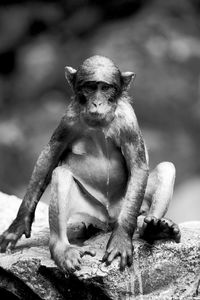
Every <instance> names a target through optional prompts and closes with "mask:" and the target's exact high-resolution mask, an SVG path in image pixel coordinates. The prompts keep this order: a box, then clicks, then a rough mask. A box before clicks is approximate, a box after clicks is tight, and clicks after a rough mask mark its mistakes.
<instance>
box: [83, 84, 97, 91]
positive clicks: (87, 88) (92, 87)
mask: <svg viewBox="0 0 200 300" xmlns="http://www.w3.org/2000/svg"><path fill="white" fill-rule="evenodd" d="M96 89H97V85H96V84H95V83H92V82H90V83H89V82H88V83H86V84H85V85H84V86H83V91H84V92H86V93H92V92H95V91H96Z"/></svg>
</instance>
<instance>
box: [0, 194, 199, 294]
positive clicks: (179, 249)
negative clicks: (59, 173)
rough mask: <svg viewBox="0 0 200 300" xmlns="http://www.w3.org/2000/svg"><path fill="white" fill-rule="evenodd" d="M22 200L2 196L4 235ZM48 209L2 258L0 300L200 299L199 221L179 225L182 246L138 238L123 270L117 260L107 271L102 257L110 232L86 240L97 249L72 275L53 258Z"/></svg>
mask: <svg viewBox="0 0 200 300" xmlns="http://www.w3.org/2000/svg"><path fill="white" fill-rule="evenodd" d="M19 204H20V200H19V199H17V198H16V197H14V196H8V195H5V194H3V193H0V205H1V210H0V232H2V231H3V230H4V229H6V228H7V226H8V225H9V224H10V222H11V220H12V219H13V218H14V217H15V214H16V212H17V209H18V206H19ZM47 220H48V207H47V205H45V204H43V203H39V205H38V208H37V212H36V219H35V222H34V225H33V230H32V237H31V238H30V239H25V238H22V239H21V240H20V241H19V243H18V244H17V247H16V249H15V251H14V252H13V253H12V254H7V253H6V254H0V298H1V297H2V296H4V298H5V297H6V296H8V295H9V296H12V297H13V298H11V299H25V298H27V296H28V297H29V298H28V299H84V300H87V299H97V300H98V299H102V300H103V299H115V300H116V299H136V300H146V299H148V300H149V299H155V300H157V299H158V300H161V299H162V300H163V299H164V300H165V299H166V300H168V299H169V300H172V299H173V300H176V299H177V300H179V299H200V288H199V283H200V222H188V223H183V224H181V225H180V227H181V231H182V239H181V243H180V244H176V243H174V242H172V241H161V242H156V243H154V245H149V244H147V243H146V242H144V241H143V240H141V239H138V238H137V237H135V238H134V240H133V243H134V264H133V266H132V267H131V268H126V270H125V271H124V272H120V271H119V269H118V260H117V259H116V260H115V261H114V263H113V264H112V265H111V266H109V267H106V266H105V264H102V262H101V258H102V256H103V253H104V251H105V245H106V242H107V240H108V238H109V234H100V235H98V236H95V237H93V238H91V239H90V240H88V241H87V243H88V244H90V245H91V247H94V248H95V249H96V251H97V254H96V256H95V257H93V258H92V257H90V256H85V257H84V258H83V260H82V268H81V270H80V271H77V272H76V273H75V274H74V275H73V276H72V275H67V274H66V275H64V274H62V273H61V272H60V271H59V270H58V268H57V267H56V266H55V264H54V262H53V261H52V260H51V259H50V254H49V249H48V235H49V234H48V222H47Z"/></svg>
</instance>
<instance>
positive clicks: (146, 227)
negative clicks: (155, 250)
mask: <svg viewBox="0 0 200 300" xmlns="http://www.w3.org/2000/svg"><path fill="white" fill-rule="evenodd" d="M140 236H141V238H143V239H144V240H146V241H148V242H150V243H152V242H153V241H155V240H161V239H172V240H174V241H175V242H177V243H179V242H180V238H181V233H180V229H179V227H178V225H177V224H175V223H174V222H173V221H171V220H169V219H165V218H161V219H157V218H156V217H153V216H148V217H145V218H144V223H143V228H142V234H140Z"/></svg>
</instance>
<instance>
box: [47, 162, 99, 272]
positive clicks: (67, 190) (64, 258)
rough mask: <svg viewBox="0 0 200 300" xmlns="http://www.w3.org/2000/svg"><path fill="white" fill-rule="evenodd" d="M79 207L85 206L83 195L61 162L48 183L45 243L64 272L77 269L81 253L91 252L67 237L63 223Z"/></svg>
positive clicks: (79, 208) (93, 253)
mask: <svg viewBox="0 0 200 300" xmlns="http://www.w3.org/2000/svg"><path fill="white" fill-rule="evenodd" d="M81 209H82V210H83V209H85V208H84V200H83V196H82V194H81V192H80V190H79V188H78V186H77V184H76V183H75V181H74V179H73V176H72V174H71V172H69V170H67V169H66V168H65V167H64V166H61V167H57V168H56V169H55V170H54V172H53V176H52V183H51V202H50V206H49V224H50V245H49V247H50V252H51V256H52V258H53V259H54V261H55V263H56V264H57V265H58V266H59V267H60V268H61V269H62V271H64V272H67V271H69V272H74V271H75V270H78V269H80V263H81V257H82V256H84V255H85V254H89V255H92V256H94V255H95V252H94V251H92V250H90V249H89V248H88V247H78V246H75V245H71V244H70V243H69V240H68V237H67V223H68V221H69V219H70V217H71V216H72V215H73V214H76V212H78V211H81ZM86 209H87V208H86Z"/></svg>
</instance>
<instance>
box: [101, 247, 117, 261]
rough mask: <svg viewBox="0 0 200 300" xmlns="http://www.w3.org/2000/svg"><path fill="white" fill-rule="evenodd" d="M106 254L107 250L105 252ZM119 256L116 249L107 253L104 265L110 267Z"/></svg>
mask: <svg viewBox="0 0 200 300" xmlns="http://www.w3.org/2000/svg"><path fill="white" fill-rule="evenodd" d="M107 252H108V250H107ZM119 255H120V252H119V250H118V249H116V248H115V249H113V250H112V251H111V252H110V253H109V252H108V255H107V258H106V264H107V265H110V264H111V262H112V261H113V260H114V259H115V258H116V257H117V256H119ZM104 257H105V255H104Z"/></svg>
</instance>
